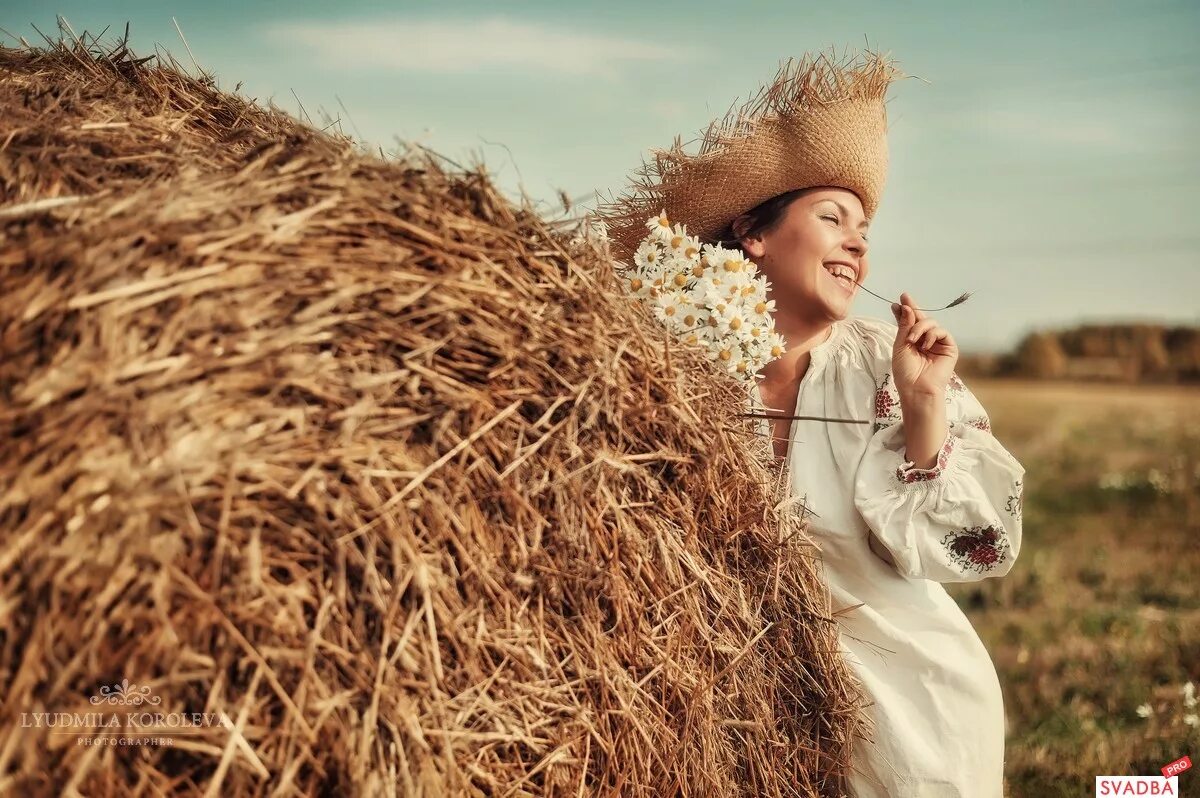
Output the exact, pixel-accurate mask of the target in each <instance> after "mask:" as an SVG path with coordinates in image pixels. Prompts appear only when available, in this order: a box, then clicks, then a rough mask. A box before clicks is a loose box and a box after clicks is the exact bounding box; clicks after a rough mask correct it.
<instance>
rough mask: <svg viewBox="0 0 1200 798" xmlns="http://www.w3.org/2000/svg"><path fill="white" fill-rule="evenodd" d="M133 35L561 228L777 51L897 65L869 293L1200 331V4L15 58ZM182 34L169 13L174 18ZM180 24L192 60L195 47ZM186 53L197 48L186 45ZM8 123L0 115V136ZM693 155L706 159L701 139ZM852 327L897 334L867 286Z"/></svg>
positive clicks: (967, 332)
mask: <svg viewBox="0 0 1200 798" xmlns="http://www.w3.org/2000/svg"><path fill="white" fill-rule="evenodd" d="M59 16H61V17H63V18H65V19H66V21H67V22H68V23H69V24H70V26H71V28H72V29H73V30H74V31H75V32H76V33H77V34H79V33H82V32H83V31H85V30H86V31H88V32H90V33H93V34H99V33H100V31H101V30H103V29H104V28H105V27H108V28H109V32H108V34H106V36H105V37H104V39H105V40H111V38H112V36H113V35H114V34H117V33H123V31H124V28H125V24H126V23H127V22H128V23H129V26H130V42H131V46H132V48H133V49H134V50H135V51H136V52H138V53H139V54H150V53H153V52H154V51H155V47H156V45H157V46H158V47H159V50H160V51H161V52H169V53H170V54H172V55H173V56H175V58H176V59H177V60H179V61H180V62H181V63H183V64H185V65H187V66H188V67H189V69H191V70H192V71H193V73H195V70H196V67H194V66H192V63H193V62H192V59H193V58H194V60H195V63H196V64H198V65H199V67H200V68H203V69H204V70H206V71H207V72H208V73H210V74H212V75H213V76H215V78H216V79H217V82H218V85H219V86H220V87H221V88H222V89H225V90H234V89H235V87H237V86H238V84H241V85H240V88H238V89H237V91H238V92H239V93H240V94H242V95H243V96H246V97H249V98H255V99H257V100H258V101H259V102H260V103H263V104H264V105H265V104H267V103H269V102H270V103H274V104H275V105H276V106H278V107H279V108H281V109H283V110H286V111H288V112H290V113H292V114H294V115H297V116H299V115H300V114H301V110H300V106H301V104H302V105H303V108H304V112H305V113H307V115H308V117H309V118H310V119H311V120H312V121H313V123H314V124H316V125H317V126H319V127H323V126H325V125H326V124H330V123H334V122H335V120H340V122H337V124H340V126H341V129H342V130H343V131H344V132H345V133H347V134H348V135H351V136H353V137H355V138H356V139H358V140H360V141H363V142H365V143H367V144H370V145H371V146H372V147H374V148H382V149H383V150H384V151H385V152H387V153H393V152H397V151H399V150H401V149H403V147H404V146H405V145H404V143H405V142H415V143H420V144H422V145H424V146H426V147H429V148H431V149H433V150H435V151H437V152H439V153H441V154H442V155H445V156H446V157H447V158H450V159H452V160H455V161H457V162H459V163H462V164H464V165H467V164H468V163H478V162H483V163H484V164H486V166H487V169H488V171H489V172H490V173H491V174H492V176H493V179H494V180H495V181H496V183H497V185H498V186H499V187H500V188H501V189H502V190H503V191H505V192H506V193H508V194H509V195H510V196H512V197H514V198H516V197H518V196H519V195H520V194H521V193H524V194H525V195H526V196H528V197H529V198H530V199H532V200H534V201H535V202H537V203H538V207H539V208H542V209H543V210H544V212H545V213H547V214H548V215H555V214H558V213H560V212H561V204H560V203H559V202H558V200H557V196H558V193H559V191H563V192H566V194H567V195H568V196H569V197H571V198H573V199H574V200H576V201H577V202H579V203H580V207H582V208H586V207H591V206H594V204H595V201H596V198H597V196H598V195H599V196H603V197H606V198H607V197H608V196H609V195H610V194H615V193H620V192H621V191H623V190H624V188H625V187H626V185H627V184H628V179H629V176H630V174H631V173H632V172H633V171H634V170H635V169H636V168H637V167H638V166H640V165H641V163H642V159H643V158H644V157H648V155H649V151H650V150H651V149H652V148H656V147H663V148H665V147H668V146H670V145H671V143H672V142H673V141H674V139H675V137H676V136H680V137H681V138H682V139H683V141H684V142H685V143H686V142H689V141H692V140H694V139H695V138H696V137H697V136H698V135H699V133H700V131H701V130H702V129H703V128H704V127H705V126H706V125H707V124H708V122H709V121H710V120H712V119H714V118H716V117H719V116H722V115H724V113H725V112H726V111H727V110H728V109H729V108H730V107H732V106H733V105H734V104H735V103H740V102H741V101H743V100H745V99H746V98H747V97H748V96H749V95H751V94H753V93H754V92H755V91H756V90H757V89H758V87H759V86H760V85H762V84H763V83H764V82H766V81H768V80H770V78H771V77H773V76H774V74H775V72H776V70H777V69H778V67H779V64H780V62H781V61H783V60H785V59H787V58H788V57H796V58H799V57H800V56H802V55H803V54H804V53H805V52H815V51H830V50H836V51H837V52H838V53H845V52H846V51H847V50H850V51H853V50H857V49H861V48H864V47H869V48H870V49H871V50H874V51H879V52H883V53H886V54H890V55H891V56H892V57H893V58H895V59H896V62H897V65H898V66H899V67H900V69H902V70H903V71H904V72H905V73H907V74H909V75H913V76H916V77H914V78H911V79H905V80H901V81H898V82H895V83H893V84H892V87H891V89H890V91H889V95H888V97H889V99H888V106H887V108H888V126H889V130H888V146H889V151H890V161H891V162H890V166H889V172H888V177H887V184H886V187H885V189H884V192H883V195H882V200H881V204H880V207H879V211H878V213H877V214H876V216H875V218H874V220H873V221H872V225H871V253H870V262H871V273H870V276H869V277H868V282H867V284H866V285H867V287H869V288H870V289H871V290H872V291H875V292H876V293H878V294H881V295H883V296H885V297H889V298H898V297H899V295H900V293H901V292H902V291H908V292H909V293H910V294H912V296H913V297H914V298H915V299H916V301H917V304H918V306H920V307H941V306H943V305H945V304H947V303H949V302H950V301H951V300H953V299H954V298H955V297H957V296H958V295H959V294H961V293H963V292H964V291H971V292H972V296H971V299H970V300H969V301H967V302H966V303H964V304H962V305H960V306H957V307H955V308H951V309H949V310H946V311H940V312H939V313H938V314H937V316H936V317H937V318H939V319H940V323H941V325H942V326H944V327H945V328H946V329H948V330H949V331H950V332H951V333H952V334H953V335H954V337H955V339H956V340H957V341H958V343H959V345H960V347H962V349H963V351H965V352H986V351H1006V350H1008V349H1010V348H1011V347H1013V346H1015V345H1016V343H1017V342H1018V341H1019V340H1020V338H1021V337H1022V336H1023V335H1025V334H1027V333H1029V332H1032V331H1034V330H1041V329H1053V328H1066V327H1071V326H1074V325H1076V324H1082V323H1110V322H1154V323H1168V324H1188V325H1196V324H1200V222H1198V221H1197V216H1196V212H1195V208H1194V206H1195V203H1196V200H1197V199H1200V157H1197V153H1196V151H1195V150H1194V148H1193V147H1192V146H1190V145H1187V144H1186V142H1187V141H1193V140H1195V139H1197V138H1200V136H1198V134H1197V132H1198V130H1200V45H1198V44H1197V37H1196V34H1197V31H1200V3H1196V2H1194V0H1186V1H1185V2H1156V1H1155V0H1145V2H1132V1H1130V2H1123V3H1122V2H1105V0H1090V1H1089V2H1041V3H1017V2H1012V0H1005V2H976V3H970V4H968V3H961V2H938V3H934V2H895V1H894V0H893V1H892V2H869V1H867V0H864V1H863V2H858V3H819V4H818V3H800V2H794V1H792V2H774V3H767V2H754V0H743V2H740V3H738V4H731V3H715V2H708V1H707V0H695V1H694V2H688V3H657V4H656V3H648V2H644V0H643V1H642V2H618V1H617V0H604V2H594V3H587V2H572V3H563V2H509V3H505V4H499V3H494V2H456V3H450V2H442V3H427V2H420V3H419V2H394V3H387V4H384V3H373V2H360V1H359V0H342V2H340V3H337V4H333V3H328V2H316V0H294V1H293V2H288V3H283V2H246V1H245V0H243V1H242V2H231V1H230V0H203V2H198V1H196V0H188V1H187V2H184V1H183V0H124V1H117V0H113V1H111V2H105V0H33V2H32V3H31V2H29V0H22V1H21V2H14V0H0V28H3V29H4V31H6V32H7V33H0V43H3V44H5V45H8V46H15V45H17V44H18V42H17V40H16V39H14V38H12V37H19V36H24V37H25V39H26V40H28V41H29V42H31V43H36V42H40V41H41V37H40V35H39V34H38V33H37V31H36V30H35V28H34V26H36V27H37V28H38V29H40V30H42V31H43V32H45V33H46V34H47V35H50V36H52V37H56V36H57V23H56V19H57V17H59ZM173 20H174V21H173ZM175 22H177V23H178V25H179V28H180V30H181V31H182V34H183V37H184V38H186V42H187V47H185V46H184V42H183V39H181V37H180V33H179V32H178V31H177V30H176V27H175ZM189 48H190V51H191V52H190V55H189V53H188V49H189ZM2 127H3V122H2V120H0V128H2ZM693 151H694V149H693ZM851 315H852V316H871V317H875V318H881V319H886V320H889V321H890V320H891V314H890V310H889V308H888V302H886V301H884V300H881V299H878V298H876V297H874V296H871V295H870V294H868V293H866V292H864V291H860V292H859V296H858V297H857V298H856V300H855V304H854V307H853V308H852V310H851Z"/></svg>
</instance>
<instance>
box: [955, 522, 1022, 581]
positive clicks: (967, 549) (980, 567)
mask: <svg viewBox="0 0 1200 798" xmlns="http://www.w3.org/2000/svg"><path fill="white" fill-rule="evenodd" d="M942 544H943V545H945V546H946V547H947V549H949V551H950V559H951V560H953V561H954V562H955V563H957V564H958V565H959V566H961V567H962V568H964V569H966V570H969V571H975V572H977V573H982V572H984V571H990V570H992V569H994V568H995V567H996V565H997V564H998V563H999V562H1000V561H1001V560H1003V559H1004V557H1005V555H1006V554H1007V553H1008V541H1007V539H1006V538H1005V534H1004V530H1003V529H997V528H996V527H994V526H973V527H967V528H965V529H960V530H959V531H957V532H951V533H950V534H949V535H947V536H946V537H945V538H943V539H942Z"/></svg>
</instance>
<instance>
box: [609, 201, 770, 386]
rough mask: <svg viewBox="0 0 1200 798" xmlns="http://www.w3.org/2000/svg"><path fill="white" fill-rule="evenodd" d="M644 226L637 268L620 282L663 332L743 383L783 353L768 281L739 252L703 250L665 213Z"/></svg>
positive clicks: (706, 246)
mask: <svg viewBox="0 0 1200 798" xmlns="http://www.w3.org/2000/svg"><path fill="white" fill-rule="evenodd" d="M646 228H647V229H648V230H649V234H648V235H647V236H646V238H645V239H643V241H642V242H641V244H640V245H639V246H638V248H637V251H636V252H635V253H634V256H633V260H634V268H633V269H631V270H628V272H627V273H626V274H624V275H622V278H623V280H624V283H625V286H626V288H628V290H629V291H630V293H632V294H633V295H634V296H636V297H638V298H640V299H642V300H643V301H645V302H648V303H649V304H650V307H651V308H652V309H653V311H654V315H655V316H656V317H657V318H658V320H659V321H661V322H662V323H663V324H664V325H666V327H667V329H668V330H670V331H671V332H672V333H674V334H675V335H676V336H677V337H678V338H679V339H680V340H682V341H683V342H684V343H687V344H690V345H695V346H700V347H703V348H704V350H705V352H706V353H707V354H708V356H709V358H710V359H712V360H713V361H714V362H715V363H717V364H718V365H719V366H720V367H721V368H723V369H724V370H725V371H727V372H728V373H730V374H732V375H734V376H736V377H740V378H743V379H745V380H747V381H750V380H753V379H754V378H755V375H757V373H758V372H759V371H760V370H761V369H762V367H763V366H765V365H766V364H768V363H770V362H771V361H772V360H775V359H776V358H778V357H779V356H780V355H782V354H783V352H784V343H785V342H784V339H783V336H782V335H780V334H779V333H777V332H775V321H774V318H773V317H772V316H771V312H772V311H774V310H775V300H771V301H767V288H768V287H769V283H768V282H767V280H766V278H764V277H761V276H758V275H757V272H758V267H757V266H755V265H754V262H753V261H751V260H749V259H748V258H747V257H746V256H745V254H744V253H743V252H742V251H741V250H740V249H729V248H726V247H723V246H720V245H718V244H703V245H702V244H701V243H700V240H699V239H698V238H696V237H694V236H690V235H688V233H687V228H686V226H685V225H680V224H676V225H674V226H672V225H671V222H670V220H668V219H667V213H666V211H665V210H664V211H663V212H662V213H660V214H659V215H658V216H654V217H651V218H649V219H647V220H646Z"/></svg>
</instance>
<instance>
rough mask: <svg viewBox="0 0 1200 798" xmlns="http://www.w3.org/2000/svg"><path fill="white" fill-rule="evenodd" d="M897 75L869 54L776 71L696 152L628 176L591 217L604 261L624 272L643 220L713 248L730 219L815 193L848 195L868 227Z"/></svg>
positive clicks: (665, 156)
mask: <svg viewBox="0 0 1200 798" xmlns="http://www.w3.org/2000/svg"><path fill="white" fill-rule="evenodd" d="M902 76H903V75H902V73H901V72H900V70H899V69H898V68H896V66H895V64H894V62H893V61H892V60H891V59H890V58H889V57H887V56H882V55H879V54H877V53H873V52H871V51H864V52H863V53H862V54H861V55H857V56H852V57H846V58H844V59H842V60H841V61H838V60H836V59H835V58H833V57H832V56H830V55H826V54H824V53H820V54H817V55H815V56H812V55H809V54H806V55H805V56H804V57H803V58H802V59H800V60H799V61H796V60H795V59H790V58H789V59H788V60H787V61H786V62H784V63H782V64H781V66H780V68H779V72H778V74H777V75H776V76H775V78H774V79H773V80H772V81H771V82H769V83H768V84H766V85H765V86H764V87H763V88H761V89H759V91H758V92H757V94H756V95H755V96H753V97H752V98H751V99H750V100H748V101H747V102H746V103H744V104H743V105H741V106H736V105H735V107H734V108H731V109H730V111H729V112H728V113H727V114H726V115H725V117H723V118H722V119H718V120H715V121H713V122H712V123H710V124H709V126H708V128H707V129H706V130H705V131H704V132H703V133H702V134H701V139H700V140H701V144H700V148H699V151H698V152H697V153H696V154H694V155H691V154H688V153H686V152H684V150H683V146H682V144H681V142H680V140H679V137H678V136H676V138H675V143H674V146H673V147H672V148H671V149H669V150H651V154H652V155H653V159H652V160H649V161H644V162H643V165H642V167H641V168H640V169H639V170H637V171H636V172H634V174H633V175H632V178H631V181H632V183H633V186H632V188H631V189H629V190H627V191H626V192H625V193H624V194H623V195H621V196H620V197H615V198H611V199H610V200H608V201H607V202H603V203H601V204H600V205H599V206H598V207H597V209H596V210H595V211H594V212H593V213H592V214H590V215H591V216H592V218H593V219H596V220H599V221H602V222H603V223H604V225H605V226H606V228H607V232H608V237H609V246H610V252H611V254H612V255H613V257H614V258H616V259H617V260H619V261H625V262H630V261H631V260H632V256H633V253H634V251H635V250H636V248H637V246H638V244H639V243H640V242H641V240H642V239H643V238H644V237H645V236H646V233H647V230H646V226H645V222H646V219H647V218H649V217H651V216H656V215H658V213H659V212H660V211H662V210H664V209H665V210H666V212H667V218H668V220H669V221H670V222H671V223H672V224H675V223H682V224H685V225H686V226H687V231H688V233H690V234H692V235H695V236H699V237H700V239H701V240H702V241H705V242H712V241H713V240H714V239H715V238H716V237H717V236H719V235H720V234H721V232H722V231H723V230H725V228H726V227H727V226H728V225H729V223H730V222H732V221H733V219H734V218H736V217H737V216H738V215H739V214H741V213H744V212H745V211H748V210H750V209H751V208H753V207H755V206H756V205H758V204H759V203H761V202H764V201H766V200H768V199H770V198H771V197H774V196H777V195H779V194H783V193H785V192H788V191H794V190H797V189H803V188H812V187H815V186H837V187H841V188H845V189H848V190H850V191H853V192H854V193H855V194H856V195H858V198H859V200H860V201H861V202H862V205H863V212H864V213H865V214H866V216H867V218H868V219H870V218H872V217H873V216H874V215H875V211H876V209H877V208H878V206H879V199H880V196H881V195H882V193H883V187H884V182H885V180H886V177H887V166H888V149H887V113H886V99H885V96H886V94H887V89H888V86H889V85H890V84H891V82H892V81H893V80H895V79H897V78H898V77H902Z"/></svg>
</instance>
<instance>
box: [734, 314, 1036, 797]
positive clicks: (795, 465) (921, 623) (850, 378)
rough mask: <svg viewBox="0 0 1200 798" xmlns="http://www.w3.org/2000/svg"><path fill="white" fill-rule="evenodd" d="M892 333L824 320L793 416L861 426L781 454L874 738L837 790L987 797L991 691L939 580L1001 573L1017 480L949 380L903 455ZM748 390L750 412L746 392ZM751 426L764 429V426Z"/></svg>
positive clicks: (801, 431)
mask: <svg viewBox="0 0 1200 798" xmlns="http://www.w3.org/2000/svg"><path fill="white" fill-rule="evenodd" d="M895 337H896V325H895V324H892V323H890V322H887V321H881V320H878V319H872V318H863V317H859V318H849V319H845V320H839V321H835V322H834V323H833V331H832V333H831V335H830V337H829V338H828V339H826V340H825V341H824V342H822V343H821V344H818V345H817V346H816V347H814V348H813V349H812V350H811V362H810V364H809V367H808V371H807V372H806V373H805V375H804V377H803V379H802V380H801V382H800V388H799V393H798V395H797V397H796V407H795V408H794V413H793V415H797V416H800V415H812V416H822V417H833V418H845V419H860V420H865V421H866V422H867V423H865V424H849V423H831V422H824V421H807V420H805V421H800V420H798V421H793V422H792V427H791V438H790V440H789V443H788V454H787V459H786V465H787V469H788V476H789V482H790V486H791V491H792V493H793V495H794V496H796V497H797V498H800V497H802V498H803V501H804V504H805V506H806V507H807V508H808V509H809V510H810V511H811V512H809V513H808V517H810V518H811V520H810V534H811V535H812V537H813V538H814V540H815V541H816V542H817V544H818V545H819V546H820V549H821V555H822V556H821V561H822V564H823V571H824V575H825V578H826V581H827V583H828V585H829V589H830V594H831V598H832V609H833V611H834V613H835V618H836V619H837V621H838V625H839V641H840V645H841V647H842V651H843V654H844V656H845V657H846V659H847V661H848V662H849V663H850V665H851V666H852V667H853V668H854V670H855V671H856V674H857V676H858V678H859V679H860V681H861V682H862V684H863V686H864V688H865V689H866V691H867V693H868V694H869V696H870V697H871V700H872V701H873V702H874V703H873V705H872V706H871V707H870V708H869V710H868V711H869V712H870V713H871V715H872V720H873V721H874V725H875V734H874V736H873V739H872V740H862V741H857V742H856V745H855V751H854V755H853V757H852V760H851V762H852V765H853V771H854V772H853V774H852V777H851V782H850V787H851V788H852V794H853V795H854V796H855V798H876V797H878V798H883V797H884V796H888V797H889V798H896V797H897V796H939V797H941V796H945V797H946V798H950V797H951V796H955V797H959V798H966V796H970V797H971V798H992V797H993V796H995V798H1001V796H1002V794H1003V793H1002V790H1003V768H1004V736H1005V719H1004V706H1003V701H1002V696H1001V691H1000V683H999V680H998V678H997V676H996V670H995V667H994V665H993V664H992V661H991V658H990V656H989V655H988V652H987V650H986V649H985V648H984V646H983V643H982V641H981V640H980V639H979V636H978V634H977V633H976V632H975V630H974V628H973V627H972V626H971V624H970V622H969V621H968V619H967V618H966V616H965V615H964V614H963V612H962V611H961V610H960V609H959V607H958V605H957V604H956V603H955V602H954V600H953V599H952V598H951V597H950V595H949V594H948V593H947V592H946V590H945V589H944V588H943V587H942V584H941V583H943V582H971V581H978V580H981V579H985V578H988V577H995V576H1003V575H1004V574H1006V573H1008V571H1009V570H1010V569H1011V568H1012V567H1013V563H1014V561H1015V560H1016V558H1017V555H1018V553H1019V552H1020V549H1021V504H1022V478H1023V476H1024V473H1025V469H1024V467H1023V466H1022V465H1021V464H1020V463H1019V462H1018V461H1017V459H1016V458H1015V457H1013V456H1012V454H1010V453H1009V452H1008V451H1007V450H1006V449H1005V448H1004V446H1002V445H1001V444H1000V442H999V441H998V440H997V439H996V438H995V437H994V436H993V435H992V431H991V424H990V421H989V419H988V415H987V413H986V411H985V410H984V408H983V407H982V405H981V404H980V403H979V401H978V400H977V399H976V398H975V396H974V394H972V393H971V391H970V390H969V389H968V388H967V386H966V385H965V384H964V383H963V382H962V380H961V379H959V378H958V376H957V375H954V376H953V377H952V378H951V380H950V384H949V385H948V386H947V390H946V411H947V412H946V417H947V421H948V429H947V432H946V440H945V443H944V445H943V446H942V449H941V452H940V454H939V456H938V461H937V464H936V465H935V466H934V467H933V468H929V469H918V468H915V467H914V464H913V463H912V462H908V461H906V460H905V457H904V453H905V439H904V426H903V420H902V417H901V414H900V399H899V394H898V393H897V392H896V388H895V386H894V384H893V380H892V375H891V358H892V345H893V342H894V340H895ZM751 393H752V400H751V404H752V406H754V407H755V408H756V409H757V410H758V411H759V412H762V410H763V405H762V398H761V394H760V393H759V391H758V386H757V384H755V385H754V386H753V388H752V390H751ZM770 410H772V411H776V412H787V410H788V409H787V408H770ZM759 430H760V432H762V433H763V434H770V423H769V421H768V420H767V419H762V420H761V422H760V424H759ZM851 608H852V609H851Z"/></svg>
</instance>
